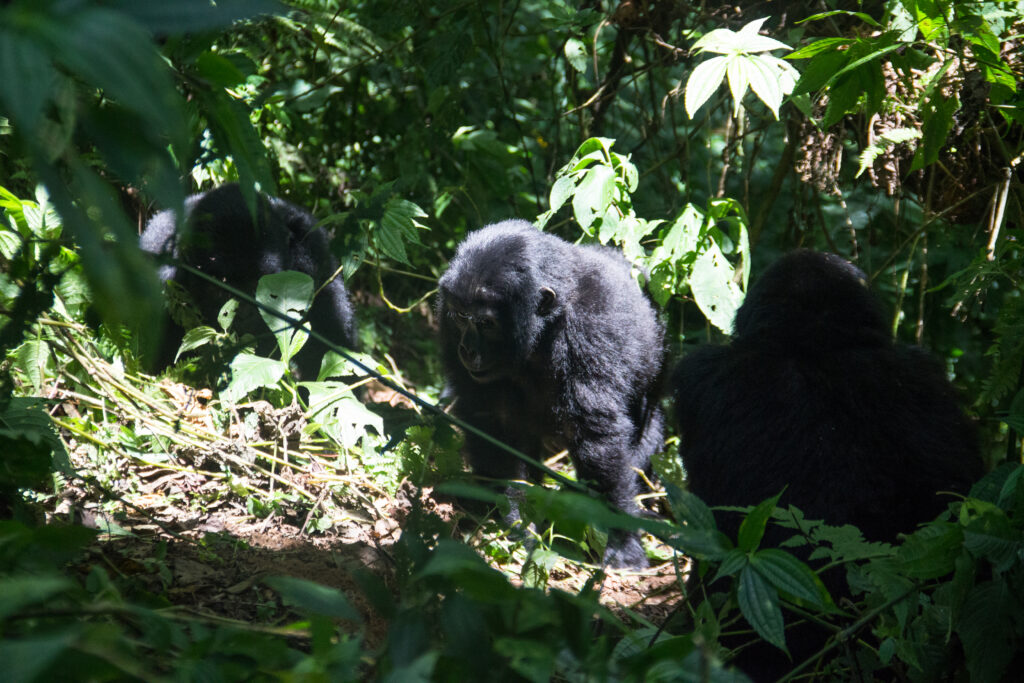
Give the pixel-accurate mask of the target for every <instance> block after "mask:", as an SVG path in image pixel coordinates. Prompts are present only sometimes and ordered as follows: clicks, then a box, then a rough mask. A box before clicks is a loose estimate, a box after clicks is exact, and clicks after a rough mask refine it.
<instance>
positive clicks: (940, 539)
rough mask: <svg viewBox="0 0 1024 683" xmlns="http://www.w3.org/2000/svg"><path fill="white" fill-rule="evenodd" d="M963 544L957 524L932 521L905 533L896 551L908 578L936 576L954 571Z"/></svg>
mask: <svg viewBox="0 0 1024 683" xmlns="http://www.w3.org/2000/svg"><path fill="white" fill-rule="evenodd" d="M963 544H964V534H963V530H962V529H961V527H960V526H959V525H957V524H950V523H948V522H932V523H930V524H928V525H927V526H925V527H923V528H921V529H919V530H918V531H915V532H914V533H913V534H911V535H910V536H908V537H907V539H906V540H905V541H904V542H903V545H901V546H900V547H899V549H898V550H897V551H896V559H897V561H898V562H899V566H900V569H901V570H902V571H903V573H904V574H905V575H906V576H908V577H910V578H916V579H937V578H939V577H940V576H945V575H946V574H949V573H950V572H952V571H953V568H954V563H955V561H956V558H957V557H959V555H960V553H961V551H962V549H963Z"/></svg>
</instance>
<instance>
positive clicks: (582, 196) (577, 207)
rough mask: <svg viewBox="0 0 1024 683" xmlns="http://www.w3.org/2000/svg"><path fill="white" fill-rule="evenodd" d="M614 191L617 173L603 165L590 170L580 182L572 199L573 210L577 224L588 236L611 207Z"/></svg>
mask: <svg viewBox="0 0 1024 683" xmlns="http://www.w3.org/2000/svg"><path fill="white" fill-rule="evenodd" d="M614 190H615V172H614V171H613V170H612V169H611V168H609V167H607V166H604V165H603V164H602V165H598V166H594V167H593V168H591V169H589V170H588V171H587V172H586V174H585V175H584V176H583V180H581V181H580V184H579V186H578V187H577V188H576V194H575V195H573V198H572V210H573V214H574V215H575V216H576V222H577V223H579V224H580V227H581V228H583V230H584V231H586V232H587V233H588V234H589V232H590V226H591V225H592V224H593V222H594V219H596V218H597V217H598V216H600V215H602V214H604V212H605V211H606V210H607V208H608V207H609V206H610V205H611V203H612V197H613V193H614Z"/></svg>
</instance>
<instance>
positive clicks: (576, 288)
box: [437, 220, 664, 567]
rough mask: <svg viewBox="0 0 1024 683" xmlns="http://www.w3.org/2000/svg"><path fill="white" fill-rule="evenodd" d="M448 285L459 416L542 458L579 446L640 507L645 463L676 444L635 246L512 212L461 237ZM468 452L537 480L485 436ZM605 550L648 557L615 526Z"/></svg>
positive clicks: (479, 466) (587, 477)
mask: <svg viewBox="0 0 1024 683" xmlns="http://www.w3.org/2000/svg"><path fill="white" fill-rule="evenodd" d="M439 290H440V295H439V299H438V305H437V310H438V316H439V318H440V324H441V351H442V361H443V364H444V369H445V373H446V375H447V381H448V387H447V392H448V394H449V395H452V396H454V397H455V399H456V400H455V403H454V411H455V414H456V415H457V416H458V417H460V418H461V419H463V420H465V421H466V422H468V423H470V424H472V425H473V426H475V427H477V428H479V429H481V430H482V431H484V432H486V433H488V434H490V435H492V436H494V437H496V438H497V439H499V440H501V441H503V442H505V443H507V444H509V445H511V446H513V447H515V448H517V449H518V450H520V451H521V452H523V453H525V454H527V455H529V456H531V457H534V458H538V459H540V458H542V457H543V455H544V453H545V449H546V448H547V449H549V450H550V451H551V452H554V450H558V449H561V448H566V447H567V448H568V449H569V454H570V456H571V457H572V461H573V464H574V465H575V467H576V472H577V476H578V477H579V478H580V479H581V480H584V481H588V482H590V483H591V484H592V485H593V486H595V487H596V489H597V490H598V491H600V492H601V493H602V494H603V495H604V496H606V498H607V499H608V500H609V501H610V502H611V503H612V504H614V505H615V506H616V507H618V508H620V509H622V510H625V511H627V512H630V513H637V512H639V507H638V505H637V503H636V501H635V496H636V495H637V493H639V491H640V488H639V486H640V478H639V476H638V475H637V473H636V472H635V470H634V469H633V468H637V469H640V470H644V471H649V470H650V456H651V454H652V453H654V452H656V451H658V450H659V449H660V448H661V447H662V445H663V444H662V433H663V422H664V419H663V415H662V413H661V410H660V408H659V407H658V398H659V394H660V385H661V375H662V368H663V347H662V336H663V331H662V326H661V324H660V323H659V322H658V319H657V316H656V314H655V311H654V308H653V307H652V305H651V303H650V301H649V300H648V299H647V298H646V297H645V296H644V294H643V292H642V291H641V289H640V287H639V286H638V285H637V283H636V281H635V280H634V279H633V277H632V275H631V273H630V264H629V263H628V262H627V261H626V260H625V259H624V258H623V257H622V255H621V254H619V253H618V252H617V251H615V250H613V249H610V248H607V247H600V246H579V245H573V244H570V243H568V242H565V241H564V240H561V239H559V238H558V237H555V236H553V235H547V234H544V233H542V232H539V231H538V230H537V229H535V228H534V227H533V226H532V225H530V224H529V223H527V222H525V221H519V220H511V221H504V222H502V223H497V224H494V225H489V226H487V227H484V228H481V229H480V230H477V231H476V232H473V233H471V234H470V235H469V236H468V237H467V238H466V239H465V241H464V242H462V244H461V245H460V246H459V248H458V251H457V252H456V254H455V258H454V259H453V260H452V262H451V264H450V266H449V268H448V271H447V272H446V273H445V275H444V276H443V277H442V278H441V281H440V283H439ZM466 451H467V452H466V455H467V459H468V461H469V464H470V466H471V467H472V468H473V471H474V472H476V473H477V474H480V475H483V476H486V477H491V478H494V479H501V480H515V479H534V480H536V479H538V475H539V473H538V472H533V471H530V470H531V469H532V468H529V467H528V466H527V465H526V464H524V463H523V462H522V461H520V460H519V459H518V458H516V457H514V456H512V455H510V454H508V453H506V452H505V451H503V450H501V449H499V448H497V447H495V446H493V445H491V444H489V443H487V442H486V441H484V440H482V439H480V438H479V437H477V436H475V435H473V434H467V435H466ZM510 500H511V501H512V505H513V509H512V512H511V514H510V515H509V519H508V520H507V521H509V522H513V521H515V520H516V519H518V511H517V510H516V506H515V500H514V497H512V498H510ZM604 560H605V562H606V563H607V564H608V565H609V566H613V567H623V566H632V567H637V566H645V565H646V563H647V558H646V555H645V553H644V550H643V546H642V544H641V543H640V539H639V537H637V536H636V535H635V534H628V533H623V532H616V531H613V532H612V533H611V534H609V540H608V545H607V548H606V551H605V556H604Z"/></svg>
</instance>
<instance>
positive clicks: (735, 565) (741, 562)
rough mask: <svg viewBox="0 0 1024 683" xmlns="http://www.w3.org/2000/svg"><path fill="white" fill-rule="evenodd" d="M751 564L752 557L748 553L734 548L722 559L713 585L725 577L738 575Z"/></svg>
mask: <svg viewBox="0 0 1024 683" xmlns="http://www.w3.org/2000/svg"><path fill="white" fill-rule="evenodd" d="M749 563H750V557H749V556H748V555H747V553H745V552H743V551H742V550H740V549H739V548H733V549H732V550H730V551H729V552H727V553H726V554H725V555H724V556H723V557H722V561H721V564H719V565H718V571H717V572H716V573H715V578H714V579H713V580H712V583H714V582H715V581H717V580H718V579H720V578H721V577H723V576H732V575H734V574H738V573H739V572H741V571H743V569H744V568H745V567H746V566H747V564H749Z"/></svg>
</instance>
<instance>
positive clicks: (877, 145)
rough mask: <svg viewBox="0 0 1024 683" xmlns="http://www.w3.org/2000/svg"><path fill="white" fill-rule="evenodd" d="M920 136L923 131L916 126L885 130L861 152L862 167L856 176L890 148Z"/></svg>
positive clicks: (917, 138)
mask: <svg viewBox="0 0 1024 683" xmlns="http://www.w3.org/2000/svg"><path fill="white" fill-rule="evenodd" d="M920 138H921V131H919V130H917V129H916V128H893V129H892V130H887V131H885V132H884V133H882V134H881V135H879V136H878V137H877V138H876V139H875V141H874V142H873V143H871V144H870V145H868V146H867V147H866V148H864V151H863V152H861V153H860V168H858V169H857V175H856V176H854V177H855V178H859V177H860V174H861V173H863V172H864V171H866V170H867V169H869V168H871V165H872V164H873V163H875V159H877V158H878V156H879V155H880V154H882V153H883V152H885V151H886V150H888V149H889V148H891V147H895V146H896V145H898V144H900V143H903V142H910V141H911V140H919V139H920Z"/></svg>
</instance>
